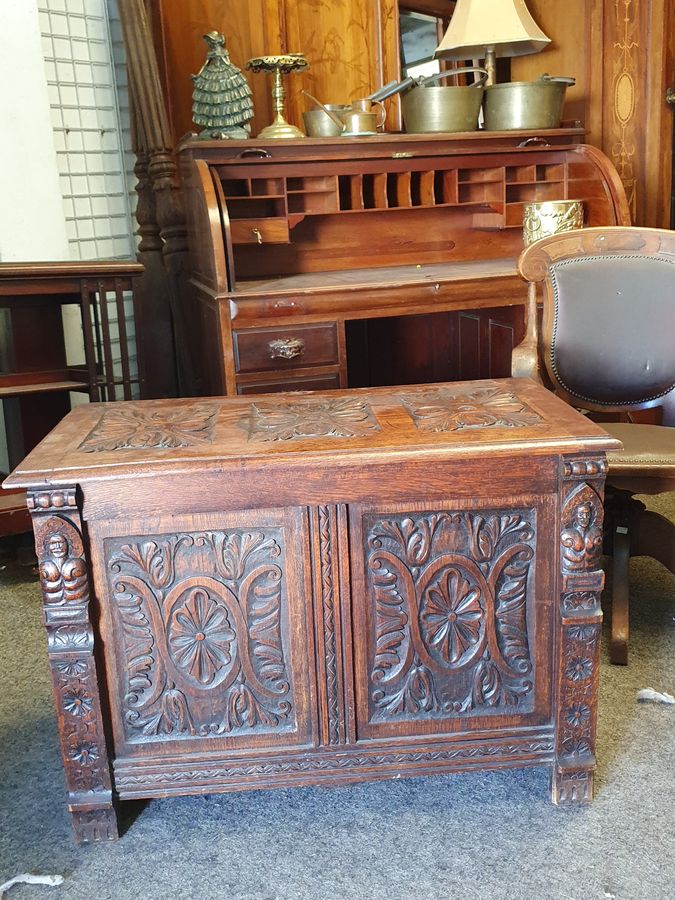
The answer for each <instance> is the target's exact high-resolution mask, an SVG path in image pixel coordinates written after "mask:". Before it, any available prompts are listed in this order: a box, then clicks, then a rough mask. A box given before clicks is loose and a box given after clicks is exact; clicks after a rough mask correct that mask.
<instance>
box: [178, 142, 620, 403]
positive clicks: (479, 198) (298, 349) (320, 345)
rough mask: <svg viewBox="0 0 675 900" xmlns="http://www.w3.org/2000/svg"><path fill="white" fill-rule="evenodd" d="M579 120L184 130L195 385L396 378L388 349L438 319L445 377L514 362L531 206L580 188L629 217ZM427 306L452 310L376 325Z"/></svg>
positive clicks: (609, 210)
mask: <svg viewBox="0 0 675 900" xmlns="http://www.w3.org/2000/svg"><path fill="white" fill-rule="evenodd" d="M583 133H584V132H583V131H582V130H581V129H556V130H555V131H548V132H540V133H538V134H536V135H534V134H529V133H523V132H476V133H472V134H464V135H453V136H449V135H378V136H376V137H371V138H366V139H364V138H342V139H312V140H310V139H305V140H289V141H276V142H268V143H260V142H258V141H244V142H240V141H222V142H201V141H187V142H185V143H184V144H183V145H182V147H181V148H180V159H181V169H182V173H183V178H184V183H185V188H186V200H187V218H188V225H189V238H190V247H191V258H192V281H193V284H194V287H195V290H196V296H197V304H198V308H197V311H196V315H195V320H196V321H195V327H196V331H197V347H198V353H197V356H198V360H197V363H198V365H199V367H200V368H201V386H202V388H203V390H204V391H205V392H207V393H227V394H230V395H234V394H247V393H259V392H266V391H275V390H289V389H294V388H308V389H315V388H337V387H346V386H348V385H349V386H354V385H356V386H358V385H359V384H372V383H385V384H386V383H391V382H389V381H387V378H388V377H396V373H399V372H400V371H402V370H400V369H397V368H396V367H391V366H390V363H391V360H392V357H393V356H399V357H404V358H405V357H406V356H409V357H410V359H412V360H413V362H414V358H415V356H417V357H421V356H424V355H429V354H431V353H432V352H433V348H432V344H434V342H437V341H439V340H440V337H439V335H441V334H445V335H446V337H445V339H444V341H442V342H441V344H440V345H439V347H438V348H437V350H436V353H437V355H438V356H440V357H443V356H444V357H447V359H448V360H451V358H453V359H454V360H455V363H456V364H454V368H453V363H451V364H450V365H449V367H447V368H443V365H441V366H440V368H437V369H436V370H434V371H435V373H436V375H437V377H438V380H446V379H451V378H467V377H492V376H495V375H499V376H501V375H505V374H508V372H509V360H510V351H511V349H512V346H513V344H514V343H517V342H518V341H519V340H520V334H521V329H522V310H523V306H524V304H525V299H526V291H525V287H524V284H523V283H522V282H521V280H520V278H519V277H518V274H517V271H516V260H517V257H518V255H519V253H520V251H521V249H522V246H523V244H522V224H523V209H524V206H525V204H527V203H528V202H531V201H534V200H557V199H580V200H583V202H584V207H585V216H586V224H588V225H617V224H627V223H628V221H629V217H628V208H627V203H626V198H625V194H624V191H623V187H622V185H621V182H620V181H619V178H618V175H617V174H616V171H615V170H614V169H613V167H612V165H611V163H610V162H609V160H608V159H607V158H606V157H605V156H604V155H603V154H602V153H601V152H600V151H599V150H597V149H595V148H594V147H591V146H588V145H584V144H580V143H578V141H579V140H581V139H582V137H583ZM432 313H444V314H446V318H447V314H451V315H452V316H454V317H455V318H454V319H453V320H452V322H449V320H448V321H446V322H445V324H443V323H442V322H441V321H440V319H438V320H437V317H434V320H432V322H433V323H434V324H433V325H432V328H431V329H430V330H427V331H426V332H425V333H424V335H426V337H424V336H423V337H421V338H420V336H419V334H420V332H419V327H418V326H419V322H417V323H413V322H409V323H408V322H403V324H402V325H401V327H400V328H399V329H398V332H397V331H395V330H394V331H392V330H391V329H390V330H389V331H386V330H384V324H385V323H384V321H382V320H385V319H386V320H387V321H388V322H392V321H396V320H395V319H392V317H400V316H408V317H410V316H417V317H419V316H420V315H426V314H432ZM377 320H380V327H379V330H378V327H377ZM365 321H370V322H371V323H375V324H374V325H372V327H371V334H370V337H369V338H368V339H367V340H366V339H364V337H363V335H364V332H363V331H359V330H358V327H357V326H356V325H355V323H359V322H365ZM398 321H399V322H400V321H401V320H398ZM415 328H417V332H416V331H415ZM444 328H445V332H444V331H443V329H444ZM392 334H394V335H395V338H394V339H392V337H391V335H392ZM416 334H417V337H416ZM366 337H367V336H366ZM415 340H417V341H418V342H419V341H422V342H423V344H424V346H420V347H414V346H413V344H414V342H415ZM359 341H361V344H360V345H359ZM350 343H351V344H352V345H353V347H354V352H353V353H352V354H350V352H349V351H350ZM360 356H361V357H363V356H369V358H370V364H369V371H368V372H367V373H366V374H365V375H359V373H358V371H357V369H358V368H359V363H360V362H361V361H362V360H360V359H359V357H360ZM418 372H419V373H421V374H424V369H423V367H422V368H420V369H418ZM391 373H395V374H391ZM359 377H360V378H361V381H359ZM373 378H374V379H375V381H374V382H373V380H372V379H373ZM378 378H379V379H380V381H377V379H378ZM420 380H427V379H426V378H420Z"/></svg>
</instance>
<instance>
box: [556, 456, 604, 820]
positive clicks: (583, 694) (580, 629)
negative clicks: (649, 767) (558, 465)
mask: <svg viewBox="0 0 675 900" xmlns="http://www.w3.org/2000/svg"><path fill="white" fill-rule="evenodd" d="M605 471H606V463H605V460H604V457H602V458H600V459H598V458H593V457H576V458H573V459H572V458H568V459H565V461H564V464H563V477H562V485H561V504H560V506H561V512H560V528H561V533H560V564H561V566H560V568H561V572H560V585H561V593H560V602H559V610H558V617H557V618H558V626H557V636H556V654H555V668H554V679H555V762H554V764H553V772H552V777H551V796H552V800H553V802H554V803H556V804H559V805H563V804H564V805H567V804H582V803H589V802H590V801H591V800H592V799H593V772H594V769H595V732H596V722H597V703H598V676H599V673H600V635H601V625H602V611H601V609H600V594H601V591H602V586H603V583H604V573H603V571H602V569H601V568H600V553H601V550H602V521H603V503H602V492H603V487H604V475H605Z"/></svg>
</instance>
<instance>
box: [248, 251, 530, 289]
mask: <svg viewBox="0 0 675 900" xmlns="http://www.w3.org/2000/svg"><path fill="white" fill-rule="evenodd" d="M517 274H518V266H517V260H516V259H515V258H506V259H479V260H471V261H466V262H447V263H427V264H424V265H408V266H383V267H382V268H372V269H341V270H340V271H337V272H302V273H299V274H297V275H278V276H275V277H272V278H263V279H250V280H243V281H239V282H238V283H237V289H236V293H237V294H258V293H267V292H269V291H274V292H275V294H277V293H283V292H284V291H293V292H298V291H300V292H302V291H312V293H314V292H316V291H320V290H321V289H322V288H324V289H328V290H332V289H333V288H335V287H342V288H345V289H346V290H349V289H350V288H357V287H362V286H364V285H367V286H375V287H386V286H388V285H391V286H396V285H401V284H423V283H425V282H429V283H432V284H433V283H434V282H437V281H444V282H445V281H451V282H453V281H464V280H466V279H471V278H500V277H504V276H508V275H517Z"/></svg>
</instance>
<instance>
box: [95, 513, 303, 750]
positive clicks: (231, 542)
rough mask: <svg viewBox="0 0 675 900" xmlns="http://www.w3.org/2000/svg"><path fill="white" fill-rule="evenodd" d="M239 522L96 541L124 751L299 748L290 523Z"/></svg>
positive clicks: (299, 645)
mask: <svg viewBox="0 0 675 900" xmlns="http://www.w3.org/2000/svg"><path fill="white" fill-rule="evenodd" d="M248 515H249V519H250V521H247V522H241V521H238V522H237V523H236V524H234V523H232V524H231V525H230V523H227V522H226V523H223V522H222V520H221V522H219V523H216V522H213V523H210V525H211V527H205V528H203V529H202V530H199V529H196V528H191V529H186V530H175V531H173V532H169V531H167V530H160V529H157V530H156V531H151V532H150V533H148V531H147V530H145V531H144V530H143V529H140V528H139V529H137V528H134V527H132V528H130V529H128V534H126V535H117V536H114V537H107V538H105V539H104V540H103V554H102V556H103V558H102V560H101V568H102V569H104V571H105V576H104V577H105V581H106V588H107V593H108V597H109V617H110V618H109V622H110V627H111V628H112V633H113V641H114V665H115V669H116V672H117V674H116V678H115V685H114V687H113V691H114V693H115V694H116V696H117V716H118V725H117V727H118V729H120V730H121V732H122V734H123V737H124V740H125V742H126V743H127V744H129V745H134V744H139V743H147V742H154V743H156V742H166V741H173V740H180V741H186V740H187V741H190V742H196V741H200V740H201V741H206V742H210V744H211V745H214V746H215V744H213V742H214V741H218V739H219V738H224V739H230V740H229V741H228V745H229V744H231V743H232V740H231V739H236V740H235V744H236V745H239V744H241V745H242V746H250V745H258V744H260V743H263V744H270V745H272V746H273V745H275V744H277V743H281V744H282V745H284V744H287V743H289V742H291V743H297V742H298V741H299V740H301V739H303V737H306V735H305V734H303V733H304V732H306V730H307V727H308V724H307V721H308V714H307V698H306V694H307V674H306V672H307V661H306V660H307V656H308V654H307V648H306V647H305V646H304V640H305V637H306V632H307V628H306V624H305V615H304V610H303V609H302V607H300V606H299V602H300V599H301V597H302V594H303V591H302V589H300V588H299V584H298V579H299V578H300V579H301V578H302V570H301V568H300V566H299V559H300V558H301V557H300V554H299V547H298V542H299V541H300V540H301V537H300V534H299V532H298V529H297V524H298V523H297V515H296V514H294V513H290V514H289V517H288V518H289V523H288V525H286V524H281V522H280V517H279V514H278V513H271V514H270V518H269V519H268V520H266V519H265V516H263V515H256V514H255V513H250V514H248ZM240 518H246V517H245V516H243V517H240ZM136 524H138V523H136ZM208 746H209V743H207V744H206V745H205V749H208Z"/></svg>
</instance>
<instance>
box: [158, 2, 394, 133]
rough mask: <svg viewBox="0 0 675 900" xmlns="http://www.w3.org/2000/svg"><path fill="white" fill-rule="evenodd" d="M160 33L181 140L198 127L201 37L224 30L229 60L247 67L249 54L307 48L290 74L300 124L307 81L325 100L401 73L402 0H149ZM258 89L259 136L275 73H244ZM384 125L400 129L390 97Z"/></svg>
mask: <svg viewBox="0 0 675 900" xmlns="http://www.w3.org/2000/svg"><path fill="white" fill-rule="evenodd" d="M149 2H150V6H151V8H152V9H153V10H154V13H155V15H154V20H155V32H156V33H157V34H159V35H160V36H161V38H160V39H161V41H162V43H163V48H161V51H160V54H159V55H160V57H161V58H162V59H163V67H164V72H165V81H166V85H167V90H168V95H169V107H170V114H171V121H172V127H173V132H174V136H175V138H176V141H178V139H179V138H180V137H182V136H183V135H184V134H186V133H188V132H190V131H194V130H195V127H194V125H193V124H192V79H191V78H190V76H191V75H192V74H195V73H196V72H198V71H199V68H200V67H201V65H202V63H203V61H204V58H205V55H206V44H205V43H204V41H203V40H202V35H203V34H204V33H205V32H207V31H211V30H214V29H215V30H217V31H221V32H222V33H223V34H224V35H225V37H226V40H227V46H228V49H229V51H230V56H231V59H232V61H233V62H234V63H235V64H236V65H237V66H239V67H240V68H241V69H244V67H245V65H246V62H247V61H248V60H249V59H250V58H251V57H252V56H259V55H262V54H265V53H281V52H303V53H305V55H306V56H307V58H308V59H309V60H310V64H311V65H310V69H309V70H308V71H307V72H306V73H303V74H302V75H298V76H291V77H290V78H288V79H287V80H286V91H287V110H288V115H287V118H288V119H289V121H291V122H293V123H294V124H296V125H298V126H299V127H301V128H302V111H303V110H304V109H307V108H308V104H309V101H307V99H306V98H305V97H304V96H303V95H302V93H301V89H302V88H303V87H304V88H306V89H307V90H308V91H310V92H311V93H312V94H314V96H316V97H318V98H319V99H320V100H322V101H323V102H324V103H342V102H347V101H349V100H351V99H352V98H355V97H362V96H365V95H366V94H369V93H371V92H372V91H373V90H375V88H377V87H380V86H381V85H382V84H384V83H386V82H387V81H392V80H393V79H394V78H398V77H399V71H400V68H399V50H398V43H399V33H398V5H397V0H343V2H340V3H336V2H334V0H246V2H245V3H242V2H241V0H180V3H177V2H175V0H149ZM247 77H248V79H249V83H250V85H251V88H252V90H253V99H254V104H255V112H256V115H255V118H254V120H253V131H252V134H253V135H255V134H257V132H259V131H260V130H261V129H262V128H264V127H265V125H267V124H269V122H270V121H271V120H272V103H271V87H272V85H271V79H270V77H269V76H266V75H262V74H258V75H254V74H252V73H247ZM388 105H389V107H390V110H391V111H390V114H389V120H388V125H387V127H388V128H389V129H390V130H397V129H398V128H399V127H400V113H399V104H398V101H396V100H394V101H390V103H389V104H388Z"/></svg>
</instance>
